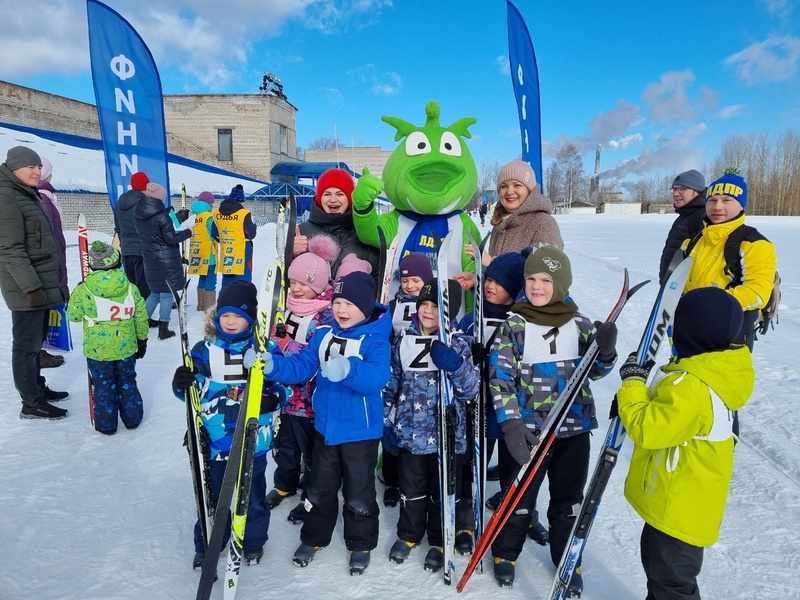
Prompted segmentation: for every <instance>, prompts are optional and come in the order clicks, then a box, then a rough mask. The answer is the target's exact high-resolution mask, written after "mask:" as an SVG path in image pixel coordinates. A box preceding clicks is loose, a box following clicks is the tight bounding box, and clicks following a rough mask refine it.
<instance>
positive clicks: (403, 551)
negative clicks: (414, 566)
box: [389, 539, 417, 565]
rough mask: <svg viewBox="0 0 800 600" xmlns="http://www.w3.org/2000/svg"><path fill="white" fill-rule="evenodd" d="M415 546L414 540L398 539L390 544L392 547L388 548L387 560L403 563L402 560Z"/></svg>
mask: <svg viewBox="0 0 800 600" xmlns="http://www.w3.org/2000/svg"><path fill="white" fill-rule="evenodd" d="M416 547H417V544H415V543H414V542H407V541H405V540H401V539H398V540H397V541H396V542H395V543H394V544H393V545H392V549H391V550H389V560H390V561H392V562H396V563H397V564H398V565H400V564H403V562H404V561H405V560H406V559H407V558H408V555H409V554H410V553H411V549H412V548H416Z"/></svg>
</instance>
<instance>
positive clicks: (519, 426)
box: [500, 419, 539, 465]
mask: <svg viewBox="0 0 800 600" xmlns="http://www.w3.org/2000/svg"><path fill="white" fill-rule="evenodd" d="M500 429H502V430H503V438H504V439H505V442H506V448H508V452H509V454H511V458H513V459H514V460H515V461H517V462H518V463H519V464H520V465H524V464H527V463H528V462H529V461H530V460H531V447H536V446H538V445H539V437H538V436H537V435H536V434H535V433H534V432H533V429H530V428H529V427H528V426H527V425H526V424H525V421H523V420H522V419H509V420H508V421H503V422H502V423H500Z"/></svg>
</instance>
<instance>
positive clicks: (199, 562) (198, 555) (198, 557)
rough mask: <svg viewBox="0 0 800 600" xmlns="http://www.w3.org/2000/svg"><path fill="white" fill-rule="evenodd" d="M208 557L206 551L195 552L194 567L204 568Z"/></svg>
mask: <svg viewBox="0 0 800 600" xmlns="http://www.w3.org/2000/svg"><path fill="white" fill-rule="evenodd" d="M205 559H206V553H205V552H195V553H194V558H193V559H192V569H202V568H203V561H204V560H205Z"/></svg>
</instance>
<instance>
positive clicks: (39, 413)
mask: <svg viewBox="0 0 800 600" xmlns="http://www.w3.org/2000/svg"><path fill="white" fill-rule="evenodd" d="M68 414H69V411H67V410H65V409H63V408H58V407H57V406H53V405H52V404H48V403H47V402H44V401H42V402H39V403H38V404H34V405H33V406H29V405H27V404H23V405H22V410H21V411H19V417H20V419H50V420H51V421H55V420H57V419H63V418H64V417H66V416H67V415H68Z"/></svg>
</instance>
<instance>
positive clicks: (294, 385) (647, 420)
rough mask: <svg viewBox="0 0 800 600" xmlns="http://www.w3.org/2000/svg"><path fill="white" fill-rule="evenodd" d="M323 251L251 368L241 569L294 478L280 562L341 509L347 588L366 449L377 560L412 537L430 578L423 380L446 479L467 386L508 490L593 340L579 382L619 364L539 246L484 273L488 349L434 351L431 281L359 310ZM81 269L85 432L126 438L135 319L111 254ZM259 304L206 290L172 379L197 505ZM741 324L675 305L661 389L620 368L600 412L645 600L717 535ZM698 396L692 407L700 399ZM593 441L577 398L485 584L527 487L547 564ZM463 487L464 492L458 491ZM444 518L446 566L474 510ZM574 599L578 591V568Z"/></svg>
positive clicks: (501, 571) (360, 268)
mask: <svg viewBox="0 0 800 600" xmlns="http://www.w3.org/2000/svg"><path fill="white" fill-rule="evenodd" d="M338 250H339V249H338V247H337V246H336V243H335V242H334V241H333V240H331V239H324V236H319V239H313V238H312V240H310V241H309V251H308V252H307V253H305V254H303V255H301V256H298V257H296V258H295V259H294V261H293V263H292V265H291V266H290V268H289V270H288V276H289V282H290V289H289V290H288V293H287V307H288V310H287V313H286V323H285V325H286V333H287V335H286V336H279V335H277V332H274V331H273V332H272V334H273V335H272V341H271V342H270V344H271V348H270V351H269V352H267V353H266V354H265V355H264V357H263V358H264V363H265V377H266V378H267V379H268V380H269V381H270V382H275V383H272V384H270V385H266V386H265V392H264V396H265V398H268V400H267V401H266V406H267V408H268V410H266V411H264V414H263V415H262V417H261V419H260V432H259V436H258V446H257V448H256V454H255V464H254V470H253V473H254V475H253V482H252V486H251V492H250V494H251V496H250V504H249V511H248V520H247V526H246V529H245V557H246V558H247V560H248V563H249V562H250V561H252V560H255V562H258V561H259V560H260V558H261V556H262V554H263V546H264V543H265V542H266V541H267V538H268V528H269V520H270V509H271V508H272V507H275V506H277V505H278V504H279V503H280V502H281V501H282V500H283V499H285V498H288V497H291V496H294V495H295V494H296V493H297V491H298V489H299V488H300V487H301V472H304V475H303V479H304V481H303V483H302V489H303V493H302V497H301V501H300V503H299V504H298V505H297V506H295V507H294V508H293V509H292V511H291V512H290V514H289V521H292V522H294V523H302V528H301V530H300V542H301V543H300V545H299V547H298V548H297V550H296V551H295V553H294V557H293V562H294V564H296V565H298V566H300V567H304V566H306V565H308V563H309V562H310V561H311V560H313V558H314V556H315V554H316V552H317V551H318V550H319V549H321V548H324V547H326V546H328V545H329V544H330V543H331V538H332V534H333V530H334V527H335V524H336V521H337V519H338V512H339V507H340V506H341V507H342V508H341V511H342V517H343V521H344V539H345V546H346V547H347V549H348V550H349V551H350V553H351V554H350V573H351V574H360V573H363V572H364V570H365V569H366V568H367V566H368V565H369V561H370V553H371V551H372V550H374V549H375V548H376V547H377V544H378V522H379V521H378V517H379V508H378V502H377V495H376V486H375V469H376V463H377V459H378V455H379V446H380V445H382V446H383V465H384V477H385V480H386V484H387V485H386V490H387V491H386V494H385V495H384V503H385V504H386V505H387V506H392V505H394V504H396V503H397V502H398V501H399V503H400V508H399V515H398V522H397V539H396V541H395V543H394V544H393V545H392V547H391V550H390V552H389V558H390V560H391V561H393V562H395V563H402V562H404V561H405V560H407V559H408V557H409V555H410V552H411V550H412V549H413V548H414V547H416V546H418V545H420V544H421V543H422V541H423V538H424V537H425V536H426V535H427V541H428V545H429V549H428V551H427V554H426V555H425V558H424V561H423V565H424V568H425V569H427V570H431V571H437V570H439V569H440V568H442V566H443V562H444V552H443V551H444V548H443V536H442V523H441V512H440V506H441V498H440V489H439V481H438V479H439V473H438V467H437V450H438V427H437V417H438V406H439V386H438V378H439V377H440V376H441V375H440V373H442V374H444V376H446V377H448V378H449V379H450V380H451V382H452V385H453V389H454V392H455V404H456V415H457V417H456V428H455V436H456V443H455V450H456V455H457V456H456V471H457V473H459V474H465V473H469V469H468V468H466V469H465V468H464V464H465V463H468V462H469V461H470V460H471V457H470V456H469V455H468V454H467V453H466V450H467V447H468V442H467V433H468V426H467V421H468V419H467V409H468V408H474V406H475V402H476V401H477V398H478V397H479V394H478V392H479V386H480V385H482V379H485V382H484V383H485V384H486V385H487V389H488V402H489V403H490V406H489V407H488V408H489V417H490V418H489V421H490V425H489V431H490V436H491V437H495V438H502V443H501V444H500V452H499V457H498V462H499V464H500V467H501V480H507V478H508V477H509V473H510V472H512V471H513V470H514V468H515V465H522V464H525V463H526V462H528V460H530V453H531V448H532V447H533V446H535V445H536V444H537V443H538V440H537V437H536V435H535V433H534V432H535V430H536V429H537V427H539V426H540V425H541V423H542V422H543V420H544V419H545V418H546V416H547V414H548V412H549V410H550V409H551V407H552V406H553V404H554V402H555V401H556V399H557V398H558V394H559V393H560V391H561V390H562V389H563V386H564V385H565V383H566V382H567V381H568V380H569V378H570V376H571V374H572V373H573V371H574V369H575V367H576V365H577V364H578V362H579V361H580V359H581V357H582V356H583V355H584V354H585V352H586V351H587V349H588V348H589V346H590V344H591V342H592V341H595V340H596V342H597V344H598V347H599V355H598V357H597V359H596V361H595V363H594V364H593V365H592V367H591V373H590V379H596V378H599V377H603V376H605V375H607V374H608V373H609V372H610V371H611V369H612V368H613V365H614V363H615V361H616V358H617V353H616V337H617V334H616V327H615V325H614V324H613V323H601V322H598V321H595V322H594V323H592V322H591V321H590V320H589V319H588V318H586V317H585V316H584V315H582V314H581V313H580V312H578V307H577V305H576V303H575V302H574V300H573V299H572V298H571V297H570V295H569V289H570V286H571V284H572V271H571V265H570V262H569V259H568V258H567V256H566V255H565V254H564V253H563V251H561V250H559V249H558V248H555V247H552V246H543V247H540V248H537V249H535V250H533V251H530V250H528V251H526V252H524V253H522V254H518V253H506V254H504V255H501V256H499V257H497V258H495V259H494V260H493V261H492V263H490V265H489V267H487V269H486V271H485V273H484V305H483V306H484V315H485V317H484V326H485V328H486V334H485V336H486V340H487V342H486V346H485V347H478V346H477V345H475V344H474V337H473V331H474V328H475V325H476V324H475V323H474V319H473V318H472V314H468V315H467V316H466V317H465V318H464V320H463V321H462V322H461V323H456V322H455V321H454V322H453V323H452V324H451V328H452V334H453V335H452V342H451V346H450V347H448V346H446V345H445V344H443V343H442V342H441V341H439V337H438V329H439V314H438V310H439V308H438V303H437V297H438V289H437V288H438V281H437V280H436V279H435V278H433V277H432V275H433V273H432V269H431V265H430V262H429V261H428V258H427V257H425V256H423V255H418V254H410V255H408V256H406V257H405V258H404V259H403V261H402V262H401V263H400V267H399V271H398V276H399V279H400V290H399V291H398V293H397V295H396V297H395V299H394V300H393V301H392V302H391V305H390V306H387V305H384V304H381V303H379V302H376V286H375V279H374V278H373V277H372V275H371V274H369V272H368V270H369V268H368V267H367V266H366V264H364V265H362V264H359V263H363V262H364V261H357V260H356V261H349V260H344V261H342V266H341V267H340V269H339V272H337V273H336V275H335V277H334V276H333V274H332V273H331V271H330V263H331V261H332V259H333V258H334V257H335V256H336V255H337V254H338ZM89 265H90V268H91V269H92V272H91V273H90V274H89V276H88V277H87V279H86V282H85V283H83V284H81V285H79V286H78V287H77V288H76V290H75V292H74V293H73V295H72V298H71V299H70V303H69V306H68V311H67V314H68V317H69V318H70V320H73V321H82V322H83V326H84V340H85V342H84V344H85V346H84V351H85V353H86V355H87V362H88V364H89V369H90V373H91V375H92V378H93V380H94V382H95V415H96V417H95V426H96V428H97V430H98V431H101V432H102V433H107V434H111V433H114V432H115V431H116V429H117V421H118V418H119V419H121V420H122V422H123V424H124V425H125V426H126V427H127V428H129V429H133V428H135V427H137V426H138V425H139V423H140V422H141V419H142V401H141V396H140V395H139V392H138V390H137V387H136V384H135V377H136V374H135V361H136V359H139V358H142V357H143V356H144V354H145V352H146V349H147V317H146V312H145V310H144V306H143V305H144V301H143V299H142V297H141V295H140V294H139V292H138V290H137V288H136V286H134V285H132V284H131V283H130V282H129V281H128V280H127V278H126V277H125V275H124V273H123V272H122V271H121V270H120V269H119V266H120V255H119V251H117V250H116V249H114V248H113V247H111V246H109V245H107V244H105V243H103V242H94V243H93V244H92V246H91V249H90V252H89ZM449 286H450V289H449V294H450V298H451V310H453V311H454V314H455V313H457V312H458V310H459V308H460V305H461V296H462V292H461V289H460V287H459V286H458V285H457V284H456V282H454V281H450V282H449ZM712 296H713V297H712ZM257 301H258V299H257V290H256V288H255V286H254V285H253V284H252V283H250V282H248V281H244V280H237V281H233V282H231V283H230V284H229V285H227V286H226V287H224V288H223V290H222V291H221V292H220V294H219V299H218V300H217V302H216V305H215V306H211V307H210V308H209V309H208V310H207V312H206V320H205V335H204V339H203V340H201V341H199V342H198V343H197V344H196V345H195V346H194V348H193V349H192V358H193V363H194V369H193V370H192V369H189V368H188V367H185V366H181V367H179V368H178V369H177V370H176V372H175V375H174V378H173V391H174V393H175V394H176V396H178V397H179V398H182V399H183V398H184V395H185V391H186V390H187V389H188V388H189V387H190V386H192V385H197V386H198V388H199V389H200V391H201V395H202V410H203V422H204V425H205V428H206V431H207V433H208V436H209V441H210V450H211V455H210V457H209V458H210V465H211V467H210V473H211V482H212V496H213V499H214V501H216V496H217V494H218V492H219V488H220V485H221V481H222V475H223V473H224V469H225V465H226V461H227V457H228V453H229V451H230V447H231V438H232V433H233V430H234V428H235V424H236V420H237V418H238V413H239V406H240V401H241V398H242V394H243V393H244V384H245V381H246V378H247V365H248V364H249V361H247V360H246V359H245V356H246V355H247V354H248V353H251V352H252V350H253V348H254V331H253V328H254V324H255V322H256V319H257V311H258V308H257ZM741 322H742V311H741V306H740V305H739V304H738V302H736V301H735V299H733V297H732V296H731V295H730V294H728V293H726V292H724V291H722V290H719V289H715V288H703V289H698V290H693V291H692V292H689V293H688V294H686V295H685V296H684V297H683V299H682V300H681V302H680V303H679V305H678V310H677V311H676V316H675V323H674V346H675V350H676V354H677V356H676V358H675V359H674V360H672V361H671V362H670V364H669V365H667V366H665V367H664V368H663V369H662V370H663V374H662V377H663V379H661V380H660V381H659V382H658V383H657V385H656V384H654V387H653V389H652V391H648V388H647V387H646V385H645V382H646V381H647V378H648V373H649V369H650V368H651V367H652V365H645V366H641V365H638V364H637V363H636V361H635V356H633V355H632V356H631V357H629V358H628V360H627V361H626V362H625V364H624V365H623V367H622V368H621V369H620V375H621V378H622V381H623V383H622V388H621V389H620V391H619V393H618V394H617V400H616V401H615V403H614V405H613V410H617V406H618V411H619V415H620V418H621V419H622V421H623V424H624V425H625V426H626V428H627V430H628V432H629V435H630V437H631V438H632V440H633V441H634V442H635V443H636V447H635V449H634V454H633V459H632V462H631V471H630V474H629V476H628V479H627V481H626V486H625V494H626V497H627V498H628V499H629V500H630V502H631V504H632V505H633V506H634V508H635V509H636V510H637V512H639V514H640V515H642V517H643V518H644V519H645V522H646V524H645V528H644V531H643V533H642V553H643V564H645V571H646V574H647V577H648V589H650V590H671V589H674V588H675V587H676V585H678V584H676V583H675V581H676V580H677V581H678V582H679V584H680V585H682V586H684V589H687V590H691V589H694V590H696V576H697V574H698V573H699V570H700V565H701V564H702V546H705V545H709V544H711V543H713V542H714V541H715V540H716V537H717V535H718V531H719V524H720V522H721V519H722V513H723V510H724V504H725V498H726V494H727V486H728V481H729V480H730V476H731V471H732V462H733V461H732V456H733V435H732V432H731V428H730V424H729V418H728V415H729V411H730V410H735V409H738V408H740V407H741V406H742V405H743V404H744V403H745V402H746V401H747V399H748V397H749V393H750V391H751V390H752V386H753V372H752V361H751V359H750V354H749V352H748V351H747V349H746V348H745V347H736V346H732V342H733V340H734V339H736V336H737V335H738V332H739V329H740V327H741ZM484 362H485V370H484V371H482V370H481V365H482V363H484ZM722 366H724V367H725V368H724V372H725V373H727V374H728V375H730V374H731V373H738V376H737V378H736V380H735V381H734V380H731V379H730V378H727V379H726V378H720V377H719V375H718V373H719V369H720V368H721V367H722ZM482 372H483V373H485V375H484V377H483V378H482V376H481V373H482ZM281 384H283V385H281ZM704 397H708V398H709V402H700V401H698V398H704ZM706 404H708V406H706ZM279 407H280V419H281V421H280V429H279V435H278V439H276V440H271V436H272V415H271V414H269V410H277V409H278V408H279ZM498 426H499V427H498ZM596 427H597V419H596V410H595V404H594V400H593V398H592V394H591V391H590V388H589V384H588V382H587V383H586V384H584V387H583V389H582V390H581V392H580V394H579V396H578V397H577V399H576V400H575V402H574V404H573V405H572V407H571V409H570V412H569V414H568V416H567V418H566V420H565V422H564V424H563V425H562V427H561V429H560V431H559V434H558V437H557V439H556V442H555V444H554V446H553V448H552V449H551V451H550V452H549V453H548V455H547V456H546V457H545V460H544V462H543V464H542V465H541V467H540V469H539V471H538V474H537V476H536V477H535V479H534V481H533V483H532V485H531V486H530V488H529V489H528V491H527V492H526V493H525V494H524V495H523V497H522V499H521V501H520V503H519V505H518V507H517V510H516V511H515V512H514V514H512V515H511V516H510V518H509V520H508V522H507V523H506V525H505V526H504V527H503V529H502V531H501V532H500V534H499V535H498V537H497V539H496V540H495V542H494V544H493V545H492V555H493V558H494V576H495V578H496V579H497V581H498V583H499V584H500V585H501V586H505V587H509V586H511V585H512V584H513V582H514V578H515V564H516V560H517V558H518V557H519V555H520V553H521V551H522V546H523V544H524V540H525V537H526V533H527V532H528V528H529V526H530V519H531V512H532V511H535V500H536V495H537V494H538V490H539V487H540V486H541V483H542V482H543V479H544V476H545V475H547V477H548V480H549V492H550V500H549V506H548V510H547V517H548V524H549V532H548V533H549V538H550V553H551V559H552V561H553V563H554V564H558V561H559V560H560V558H561V555H562V552H563V550H564V548H565V545H566V543H567V541H568V536H569V533H570V531H571V528H572V524H573V522H574V514H573V513H574V507H575V506H576V505H579V504H580V502H581V500H582V497H583V488H584V485H585V483H586V479H587V474H588V466H589V453H590V444H589V439H590V431H591V430H593V429H595V428H596ZM469 435H472V432H471V431H470V432H469ZM270 447H273V449H274V451H275V453H276V456H277V460H276V469H275V474H274V489H273V490H272V491H271V492H270V493H269V494H267V483H266V455H267V452H268V450H269V448H270ZM679 452H680V454H679ZM720 457H721V458H720ZM503 473H505V477H503V475H502V474H503ZM467 477H468V476H467ZM715 481H716V483H714V482H715ZM677 486H680V489H681V490H683V491H680V492H678V491H677V490H678V488H677ZM469 487H470V486H469V485H464V483H463V482H461V483H460V484H459V485H458V486H457V488H458V489H459V490H461V489H464V490H467V489H469ZM340 489H341V490H342V495H343V503H342V502H340V501H339V495H338V494H339V490H340ZM392 492H393V493H392ZM395 494H396V495H395ZM457 505H458V510H457V530H458V532H457V533H458V535H457V548H458V549H459V551H462V552H463V553H469V552H471V551H472V542H473V540H472V531H471V528H472V523H473V520H472V519H473V517H472V513H471V511H472V505H471V502H470V499H469V498H458V502H457ZM696 510H702V513H703V515H704V517H703V519H698V518H695V517H692V516H691V515H692V514H693V512H692V511H696ZM194 542H195V551H196V555H195V559H194V565H195V566H196V567H197V566H200V565H202V561H203V559H204V557H205V556H204V553H205V546H204V540H203V537H202V532H201V527H200V524H199V522H198V523H197V524H196V526H195V535H194ZM676 553H677V555H680V556H681V557H682V560H681V561H680V564H679V565H677V566H676V564H674V561H673V560H672V558H670V557H673V558H674V556H675V555H676ZM572 585H573V587H574V589H575V590H576V591H580V590H581V589H582V579H581V573H580V568H578V569H577V570H576V571H575V575H574V577H573V584H572ZM692 586H694V587H693V588H692ZM653 597H654V598H655V597H660V596H659V595H656V594H655V593H654V594H653ZM681 597H683V596H681ZM686 597H693V596H691V595H687V596H686Z"/></svg>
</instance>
